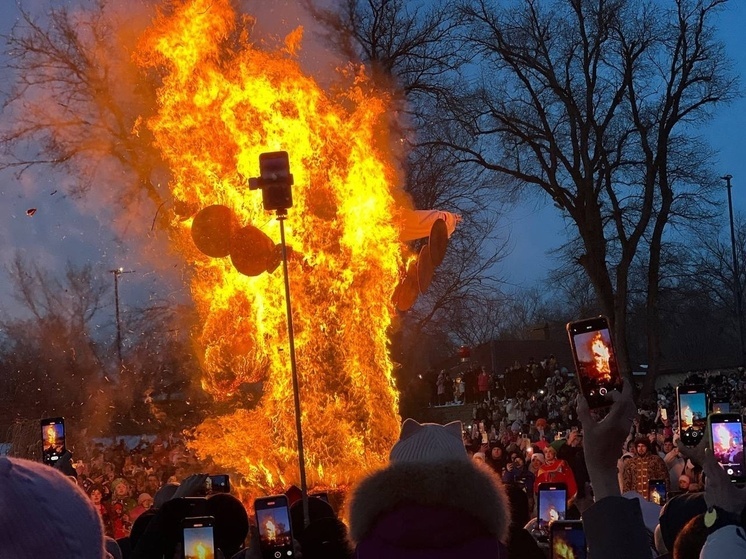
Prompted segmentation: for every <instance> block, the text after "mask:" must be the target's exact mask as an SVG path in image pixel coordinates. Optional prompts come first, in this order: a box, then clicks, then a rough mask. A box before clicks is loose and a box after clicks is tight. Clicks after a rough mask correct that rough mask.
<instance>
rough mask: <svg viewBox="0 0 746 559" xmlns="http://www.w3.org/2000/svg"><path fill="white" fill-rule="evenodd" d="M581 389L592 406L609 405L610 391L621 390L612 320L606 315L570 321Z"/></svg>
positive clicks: (594, 407)
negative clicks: (611, 326) (611, 327)
mask: <svg viewBox="0 0 746 559" xmlns="http://www.w3.org/2000/svg"><path fill="white" fill-rule="evenodd" d="M567 334H568V336H569V338H570V347H571V349H572V355H573V360H574V361H575V371H576V374H577V379H578V384H579V385H580V390H581V392H582V393H583V396H585V399H586V401H587V402H588V407H589V408H590V409H599V408H606V407H609V406H611V404H612V403H613V400H612V398H611V392H612V391H613V390H616V391H618V392H621V391H622V384H623V383H622V377H621V375H620V373H619V368H618V365H617V359H616V353H615V351H614V343H613V341H612V337H611V330H610V329H609V321H608V319H607V318H606V317H604V316H599V317H596V318H589V319H585V320H579V321H577V322H570V323H568V324H567Z"/></svg>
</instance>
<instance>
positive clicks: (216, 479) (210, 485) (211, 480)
mask: <svg viewBox="0 0 746 559" xmlns="http://www.w3.org/2000/svg"><path fill="white" fill-rule="evenodd" d="M202 492H203V494H204V495H212V494H213V493H230V492H231V480H230V477H229V476H228V474H220V475H215V476H208V477H207V479H206V480H205V486H204V487H203V488H202Z"/></svg>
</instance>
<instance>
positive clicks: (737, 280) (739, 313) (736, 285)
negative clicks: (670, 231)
mask: <svg viewBox="0 0 746 559" xmlns="http://www.w3.org/2000/svg"><path fill="white" fill-rule="evenodd" d="M720 178H721V179H723V180H724V181H725V186H726V188H727V189H728V214H729V216H730V248H731V253H732V254H731V256H732V258H733V290H734V291H735V296H736V318H737V319H738V335H739V337H740V341H741V365H743V364H744V363H746V339H745V338H744V331H743V302H742V299H741V274H740V272H739V269H738V255H737V254H736V228H735V226H734V224H733V197H732V195H731V192H730V191H731V187H732V186H731V184H730V180H731V179H732V178H733V175H725V176H722V177H720Z"/></svg>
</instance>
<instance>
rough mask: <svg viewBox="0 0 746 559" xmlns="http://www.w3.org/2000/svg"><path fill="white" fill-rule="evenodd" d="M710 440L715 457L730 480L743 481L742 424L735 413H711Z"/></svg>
mask: <svg viewBox="0 0 746 559" xmlns="http://www.w3.org/2000/svg"><path fill="white" fill-rule="evenodd" d="M709 423H710V441H712V453H713V454H714V455H715V459H716V460H717V461H718V463H719V464H720V465H721V466H722V467H723V469H724V470H725V471H726V473H727V474H728V476H730V479H731V481H743V479H744V477H745V476H744V473H745V470H744V458H743V425H742V423H741V415H740V414H737V413H713V414H712V415H710V416H709Z"/></svg>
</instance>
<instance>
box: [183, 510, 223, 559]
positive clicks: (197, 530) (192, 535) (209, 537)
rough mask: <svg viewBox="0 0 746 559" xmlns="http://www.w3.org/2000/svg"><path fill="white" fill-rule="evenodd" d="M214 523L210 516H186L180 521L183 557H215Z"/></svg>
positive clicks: (209, 558)
mask: <svg viewBox="0 0 746 559" xmlns="http://www.w3.org/2000/svg"><path fill="white" fill-rule="evenodd" d="M214 523H215V519H214V518H213V517H212V516H198V517H187V518H185V519H184V520H182V521H181V537H182V539H181V543H182V549H183V550H184V552H183V555H182V556H183V558H184V559H215V537H214V534H213V524H214Z"/></svg>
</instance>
